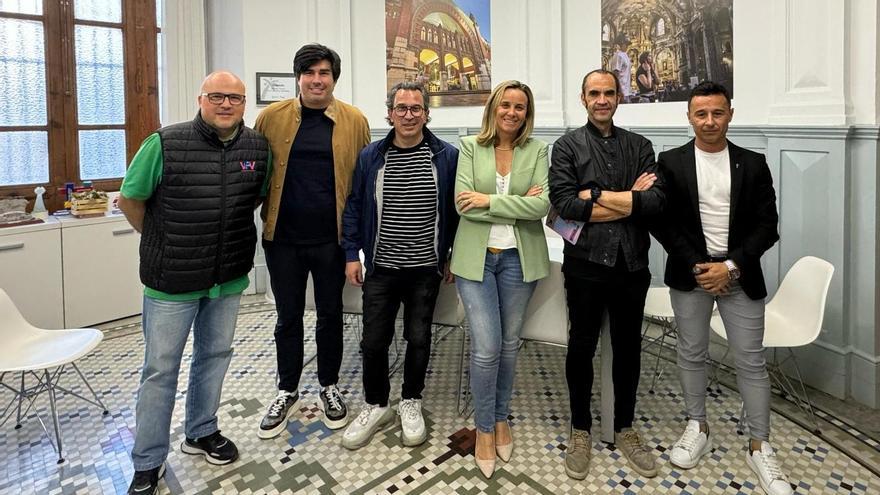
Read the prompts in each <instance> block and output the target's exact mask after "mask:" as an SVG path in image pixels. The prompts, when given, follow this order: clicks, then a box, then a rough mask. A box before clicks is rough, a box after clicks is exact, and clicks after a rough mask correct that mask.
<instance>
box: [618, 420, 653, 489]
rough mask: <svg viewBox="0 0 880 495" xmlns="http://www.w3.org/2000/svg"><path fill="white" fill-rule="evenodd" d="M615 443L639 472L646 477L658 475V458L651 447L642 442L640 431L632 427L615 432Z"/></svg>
mask: <svg viewBox="0 0 880 495" xmlns="http://www.w3.org/2000/svg"><path fill="white" fill-rule="evenodd" d="M614 444H615V445H616V446H617V448H618V449H620V452H621V453H622V454H623V456H624V457H626V460H627V461H629V465H630V467H631V468H633V469H634V470H635V471H636V472H637V473H639V474H641V475H642V476H644V477H646V478H653V477H654V476H657V460H656V458H655V457H654V454H653V453H652V452H651V449H650V448H649V447H648V446H647V445H645V444H644V443H643V442H642V438H641V437H640V436H639V432H637V431H635V430H633V429H632V428H624V429H622V430H620V431H619V432H615V433H614Z"/></svg>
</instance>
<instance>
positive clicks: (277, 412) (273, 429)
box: [257, 390, 299, 439]
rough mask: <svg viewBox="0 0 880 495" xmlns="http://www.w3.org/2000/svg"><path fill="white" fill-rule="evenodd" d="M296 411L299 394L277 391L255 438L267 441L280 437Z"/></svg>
mask: <svg viewBox="0 0 880 495" xmlns="http://www.w3.org/2000/svg"><path fill="white" fill-rule="evenodd" d="M297 409H299V392H287V391H284V390H279V391H278V395H276V396H275V398H274V399H273V400H272V403H271V404H269V408H268V409H267V410H266V415H265V416H263V420H262V421H260V429H259V430H257V436H258V437H260V438H265V439H268V438H275V437H277V436H278V435H280V434H281V432H282V431H284V429H285V428H287V421H288V420H290V417H291V416H293V413H295V412H296V411H297Z"/></svg>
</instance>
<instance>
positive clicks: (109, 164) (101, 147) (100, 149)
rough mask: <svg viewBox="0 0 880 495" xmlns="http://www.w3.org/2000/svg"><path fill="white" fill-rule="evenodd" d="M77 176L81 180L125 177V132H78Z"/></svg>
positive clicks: (119, 130) (118, 130)
mask: <svg viewBox="0 0 880 495" xmlns="http://www.w3.org/2000/svg"><path fill="white" fill-rule="evenodd" d="M79 175H80V178H81V179H83V180H93V179H109V178H113V177H122V176H123V175H125V131H124V130H122V129H114V130H109V131H79Z"/></svg>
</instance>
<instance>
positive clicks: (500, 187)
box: [486, 171, 516, 249]
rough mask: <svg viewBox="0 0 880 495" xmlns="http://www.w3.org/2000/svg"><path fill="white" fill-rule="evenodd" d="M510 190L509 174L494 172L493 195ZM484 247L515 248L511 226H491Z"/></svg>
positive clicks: (499, 224) (497, 224) (514, 237)
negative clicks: (487, 240) (487, 241)
mask: <svg viewBox="0 0 880 495" xmlns="http://www.w3.org/2000/svg"><path fill="white" fill-rule="evenodd" d="M509 190H510V172H508V173H507V175H501V174H499V173H498V172H497V171H496V172H495V193H496V194H507V192H508V191H509ZM486 247H490V248H495V249H510V248H515V247H516V236H515V235H514V234H513V225H506V224H501V223H496V224H493V225H492V227H491V228H490V229H489V243H488V244H486Z"/></svg>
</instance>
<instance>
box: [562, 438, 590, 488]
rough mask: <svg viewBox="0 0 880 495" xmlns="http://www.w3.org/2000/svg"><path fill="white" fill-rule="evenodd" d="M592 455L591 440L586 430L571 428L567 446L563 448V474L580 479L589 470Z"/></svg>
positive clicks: (585, 475)
mask: <svg viewBox="0 0 880 495" xmlns="http://www.w3.org/2000/svg"><path fill="white" fill-rule="evenodd" d="M592 456H593V442H591V441H590V432H589V431H588V430H577V429H575V428H572V429H571V434H569V436H568V448H567V449H566V450H565V474H567V475H568V477H569V478H574V479H576V480H582V479H584V478H586V477H587V474H588V473H589V472H590V457H592Z"/></svg>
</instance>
